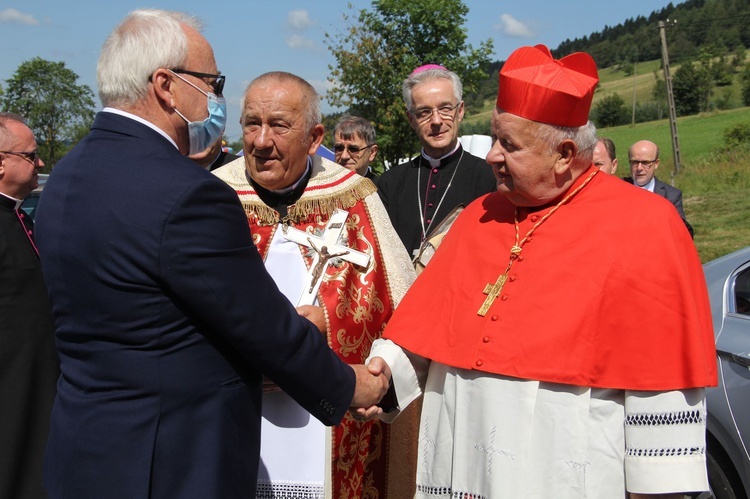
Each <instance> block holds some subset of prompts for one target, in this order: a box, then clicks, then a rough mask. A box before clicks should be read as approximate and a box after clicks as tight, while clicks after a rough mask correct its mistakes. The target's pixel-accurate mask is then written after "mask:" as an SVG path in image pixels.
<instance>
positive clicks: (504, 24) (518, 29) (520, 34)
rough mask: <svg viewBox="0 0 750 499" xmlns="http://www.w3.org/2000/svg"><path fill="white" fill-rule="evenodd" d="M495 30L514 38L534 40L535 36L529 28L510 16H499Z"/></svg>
mask: <svg viewBox="0 0 750 499" xmlns="http://www.w3.org/2000/svg"><path fill="white" fill-rule="evenodd" d="M495 29H498V30H500V31H501V32H502V33H503V34H505V35H508V36H511V37H514V38H534V37H535V36H536V34H535V33H534V32H533V31H532V30H531V28H529V27H528V26H527V25H526V24H524V23H522V22H521V21H519V20H518V19H516V18H515V17H513V16H511V15H510V14H501V15H500V24H496V25H495Z"/></svg>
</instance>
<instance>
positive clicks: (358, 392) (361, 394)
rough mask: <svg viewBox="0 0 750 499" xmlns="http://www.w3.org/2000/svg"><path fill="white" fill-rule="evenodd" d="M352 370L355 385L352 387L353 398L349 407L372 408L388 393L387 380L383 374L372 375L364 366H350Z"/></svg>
mask: <svg viewBox="0 0 750 499" xmlns="http://www.w3.org/2000/svg"><path fill="white" fill-rule="evenodd" d="M350 367H351V368H352V369H354V374H355V375H356V377H357V384H356V385H355V387H354V397H353V398H352V402H351V404H350V407H352V408H360V407H363V408H367V407H372V406H374V405H375V404H377V403H378V402H380V399H382V398H383V395H385V392H387V391H388V378H386V377H385V375H383V374H372V373H371V372H370V371H369V369H368V367H367V366H365V365H364V364H356V365H351V366H350Z"/></svg>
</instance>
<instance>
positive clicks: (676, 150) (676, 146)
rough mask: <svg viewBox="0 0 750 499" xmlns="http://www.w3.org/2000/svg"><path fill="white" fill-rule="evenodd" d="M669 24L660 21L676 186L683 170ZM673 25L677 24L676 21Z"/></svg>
mask: <svg viewBox="0 0 750 499" xmlns="http://www.w3.org/2000/svg"><path fill="white" fill-rule="evenodd" d="M667 23H669V19H667V21H666V23H665V22H664V21H659V35H660V36H661V58H662V64H663V66H664V82H665V83H666V85H667V102H668V104H669V128H670V130H671V131H672V154H673V156H674V172H673V173H672V184H674V177H675V175H677V174H678V173H680V170H681V169H682V164H681V161H680V141H679V140H678V138H677V111H676V110H675V107H674V93H673V92H672V75H671V74H670V73H669V51H668V50H667V34H666V27H667ZM672 24H677V21H674V22H673V23H672Z"/></svg>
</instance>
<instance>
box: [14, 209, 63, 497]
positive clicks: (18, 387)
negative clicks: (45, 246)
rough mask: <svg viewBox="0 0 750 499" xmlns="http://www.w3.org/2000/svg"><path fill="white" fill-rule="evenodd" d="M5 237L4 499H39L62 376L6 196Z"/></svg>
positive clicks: (37, 275)
mask: <svg viewBox="0 0 750 499" xmlns="http://www.w3.org/2000/svg"><path fill="white" fill-rule="evenodd" d="M27 223H28V224H29V226H30V225H31V219H30V217H27ZM0 234H1V236H0V284H2V286H1V287H0V499H32V498H33V499H38V498H43V497H45V494H44V489H43V488H42V462H43V459H44V449H45V447H46V446H47V433H48V432H49V416H50V412H51V411H52V401H53V400H54V398H55V385H56V384H57V377H58V375H59V363H58V361H57V353H56V352H55V336H54V332H55V331H54V323H53V321H52V307H51V306H50V303H49V299H48V298H47V288H46V287H45V285H44V278H43V276H42V269H41V267H40V265H39V258H38V257H37V255H36V252H35V251H34V249H33V247H32V245H31V243H30V242H29V238H28V236H27V235H26V234H25V232H24V228H23V227H22V226H21V224H20V222H19V220H18V218H17V216H16V213H15V202H14V201H13V200H11V199H9V198H7V197H4V196H0Z"/></svg>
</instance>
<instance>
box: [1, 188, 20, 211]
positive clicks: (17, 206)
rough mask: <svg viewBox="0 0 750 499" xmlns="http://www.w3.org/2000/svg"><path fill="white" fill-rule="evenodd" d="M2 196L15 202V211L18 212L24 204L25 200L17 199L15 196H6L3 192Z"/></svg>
mask: <svg viewBox="0 0 750 499" xmlns="http://www.w3.org/2000/svg"><path fill="white" fill-rule="evenodd" d="M0 196H3V197H6V198H8V199H10V200H11V201H15V203H16V207H15V208H14V209H13V210H14V211H18V209H19V208H20V207H21V205H22V204H23V199H16V198H14V197H13V196H8V195H7V194H4V193H2V192H0Z"/></svg>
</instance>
